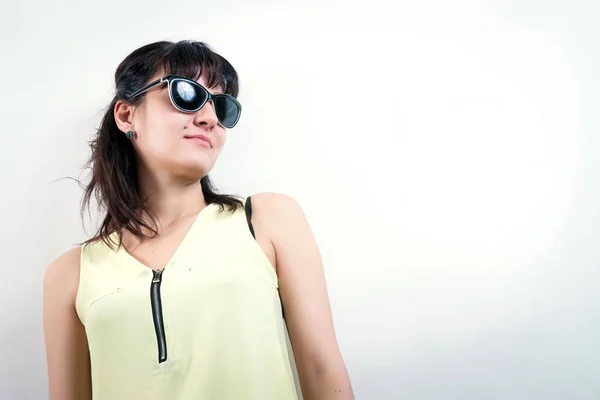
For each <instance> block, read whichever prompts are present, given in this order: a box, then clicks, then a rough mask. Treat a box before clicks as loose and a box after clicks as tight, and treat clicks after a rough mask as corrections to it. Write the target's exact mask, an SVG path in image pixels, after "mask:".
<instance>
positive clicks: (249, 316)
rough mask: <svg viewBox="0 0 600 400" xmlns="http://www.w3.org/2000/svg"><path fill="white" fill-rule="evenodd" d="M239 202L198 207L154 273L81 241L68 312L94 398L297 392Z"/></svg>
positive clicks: (276, 302)
mask: <svg viewBox="0 0 600 400" xmlns="http://www.w3.org/2000/svg"><path fill="white" fill-rule="evenodd" d="M245 205H246V206H245V208H246V213H244V210H243V209H238V210H237V211H236V212H234V213H231V212H229V211H224V212H218V211H219V206H218V205H217V204H209V205H208V206H207V207H205V208H204V209H202V211H200V213H199V214H198V216H197V217H196V219H195V220H194V222H193V224H192V226H191V228H190V229H189V231H188V233H187V234H186V236H185V237H184V239H183V241H182V242H181V244H180V245H179V247H178V248H177V249H176V250H175V253H174V254H173V256H172V258H171V259H170V260H169V262H168V263H167V265H166V266H165V268H164V269H163V270H162V271H155V270H152V269H149V268H148V267H146V266H144V265H143V264H142V263H141V262H139V261H138V260H137V259H135V258H134V257H133V256H131V255H130V254H129V253H127V251H126V250H125V248H124V247H123V246H120V247H119V248H118V249H117V250H112V249H110V248H109V247H108V246H107V245H106V244H105V243H104V242H102V241H97V242H94V243H92V244H89V245H85V246H84V247H83V248H82V251H81V271H80V282H79V289H78V292H77V298H76V311H77V314H78V316H79V318H80V320H81V322H82V323H83V325H84V326H85V331H86V335H87V340H88V346H89V352H90V361H91V377H92V393H93V396H92V397H93V399H94V400H138V399H139V400H171V399H173V400H192V399H193V400H201V399H210V400H228V399H232V400H245V399H248V400H251V399H260V400H269V399H276V400H287V399H297V398H298V396H299V391H298V386H297V384H296V382H295V379H294V373H293V368H294V364H293V356H292V354H291V352H289V351H288V347H287V341H286V340H287V336H286V333H287V332H286V329H285V324H284V320H283V315H282V307H281V301H280V298H279V291H278V281H277V274H276V273H275V270H274V269H273V267H272V266H271V263H270V262H269V260H268V258H267V257H266V255H265V254H264V252H263V251H262V249H261V247H260V246H259V245H258V243H257V242H256V240H255V238H254V237H253V236H254V231H253V230H252V224H251V222H250V215H251V214H250V213H249V211H250V198H248V199H247V200H246V203H245Z"/></svg>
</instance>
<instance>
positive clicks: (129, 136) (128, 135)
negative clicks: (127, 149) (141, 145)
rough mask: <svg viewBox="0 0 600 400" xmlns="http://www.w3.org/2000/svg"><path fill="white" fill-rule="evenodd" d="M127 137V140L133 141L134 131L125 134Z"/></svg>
mask: <svg viewBox="0 0 600 400" xmlns="http://www.w3.org/2000/svg"><path fill="white" fill-rule="evenodd" d="M125 136H127V139H131V138H133V131H129V132H127V133H126V134H125Z"/></svg>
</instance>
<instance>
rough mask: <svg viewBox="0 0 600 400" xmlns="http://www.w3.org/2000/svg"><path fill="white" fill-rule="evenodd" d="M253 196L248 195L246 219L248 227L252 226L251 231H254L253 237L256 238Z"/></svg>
mask: <svg viewBox="0 0 600 400" xmlns="http://www.w3.org/2000/svg"><path fill="white" fill-rule="evenodd" d="M250 197H251V196H248V197H246V206H245V208H246V221H248V227H249V228H250V233H252V237H253V238H254V239H256V235H255V234H254V227H253V226H252V202H251V200H250Z"/></svg>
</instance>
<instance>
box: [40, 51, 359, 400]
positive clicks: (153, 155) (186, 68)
mask: <svg viewBox="0 0 600 400" xmlns="http://www.w3.org/2000/svg"><path fill="white" fill-rule="evenodd" d="M115 84H116V95H115V97H114V99H113V101H112V102H111V103H110V105H109V107H108V110H107V112H106V115H105V116H104V118H103V120H102V123H101V126H100V128H99V130H98V133H97V136H96V137H95V139H94V140H93V141H92V145H91V148H92V156H91V159H90V165H91V166H92V179H91V181H90V183H89V185H88V186H87V188H86V190H85V194H84V204H86V203H87V204H89V200H90V198H91V197H92V196H95V198H97V199H98V200H99V201H100V205H101V206H102V209H103V210H105V211H106V215H105V218H104V220H103V223H102V224H101V226H100V228H99V230H98V232H97V234H96V235H95V236H94V237H93V238H91V239H90V240H89V241H87V242H85V243H84V244H83V245H82V246H80V247H78V248H75V249H72V250H71V251H69V252H67V253H65V254H64V255H62V256H61V257H59V258H58V259H57V260H55V261H54V262H53V263H52V264H51V265H49V267H48V269H47V271H46V274H45V277H44V334H45V342H46V351H47V362H48V374H49V390H50V399H52V400H69V399H76V400H84V399H91V398H93V399H94V400H109V399H110V400H121V399H122V400H135V399H140V400H141V399H143V400H153V399H157V400H158V399H160V400H164V399H182V400H187V399H190V400H191V399H194V400H198V399H211V400H213V399H216V400H221V399H236V400H241V399H261V400H265V399H276V400H284V399H294V398H296V397H297V396H296V389H297V388H296V387H295V385H294V380H293V376H292V368H293V364H292V363H291V362H290V358H288V356H291V355H288V352H287V347H286V342H285V330H284V329H285V326H287V329H288V332H289V337H290V341H291V344H292V348H293V358H294V359H295V363H296V367H297V370H298V377H299V381H300V386H301V392H302V395H303V397H304V398H305V399H319V400H321V399H349V398H352V389H351V386H350V382H349V378H348V374H347V371H346V368H345V365H344V362H343V360H342V357H341V355H340V351H339V349H338V345H337V342H336V338H335V333H334V328H333V323H332V317H331V312H330V306H329V302H328V297H327V290H326V285H325V280H324V274H323V268H322V265H321V259H320V255H319V250H318V248H317V245H316V243H315V240H314V237H313V235H312V234H311V231H310V228H309V226H308V224H307V221H306V219H305V217H304V215H303V213H302V211H301V209H300V207H299V206H298V204H297V203H296V202H295V201H294V200H292V199H291V198H289V197H286V196H284V195H281V194H273V193H261V194H256V195H254V196H251V197H248V198H246V199H238V198H235V197H233V196H227V195H223V194H218V193H216V191H215V190H214V188H213V186H212V183H211V181H210V179H209V177H208V173H209V172H210V170H211V169H212V168H213V166H214V164H215V162H216V161H217V157H218V155H219V153H220V151H221V149H222V147H223V145H224V143H225V137H226V129H230V128H233V127H234V126H235V125H236V123H237V122H238V119H239V117H240V114H241V105H240V104H239V103H238V101H237V100H236V96H237V93H238V78H237V73H236V71H235V70H234V68H233V67H232V66H231V65H230V63H229V62H227V60H225V59H224V58H223V57H221V56H220V55H218V54H216V53H214V52H213V51H212V50H211V49H210V48H209V47H208V46H207V45H206V44H204V43H200V42H193V41H183V42H178V43H172V42H165V41H162V42H157V43H153V44H149V45H146V46H143V47H141V48H139V49H137V50H135V51H134V52H133V53H131V54H130V55H129V56H128V57H127V58H125V60H123V62H122V63H121V64H120V65H119V67H118V68H117V70H116V73H115ZM284 313H285V325H284V317H283V315H284Z"/></svg>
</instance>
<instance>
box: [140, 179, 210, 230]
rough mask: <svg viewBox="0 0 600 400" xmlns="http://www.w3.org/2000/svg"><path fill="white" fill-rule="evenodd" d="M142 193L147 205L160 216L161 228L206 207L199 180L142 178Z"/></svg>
mask: <svg viewBox="0 0 600 400" xmlns="http://www.w3.org/2000/svg"><path fill="white" fill-rule="evenodd" d="M140 193H141V195H142V198H144V199H145V204H146V206H147V207H148V208H149V209H150V211H152V213H153V214H154V215H155V216H156V217H157V218H158V222H159V229H160V227H161V226H162V227H166V226H169V225H171V223H173V222H175V221H177V220H179V219H180V218H184V217H187V216H190V215H193V214H197V213H198V212H200V210H202V209H203V208H204V207H206V205H207V204H206V200H205V199H204V193H203V192H202V187H201V185H200V182H199V181H196V180H194V181H191V182H189V181H187V182H181V181H170V182H164V181H163V182H158V181H156V180H155V181H153V182H151V181H150V180H149V179H146V180H140Z"/></svg>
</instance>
